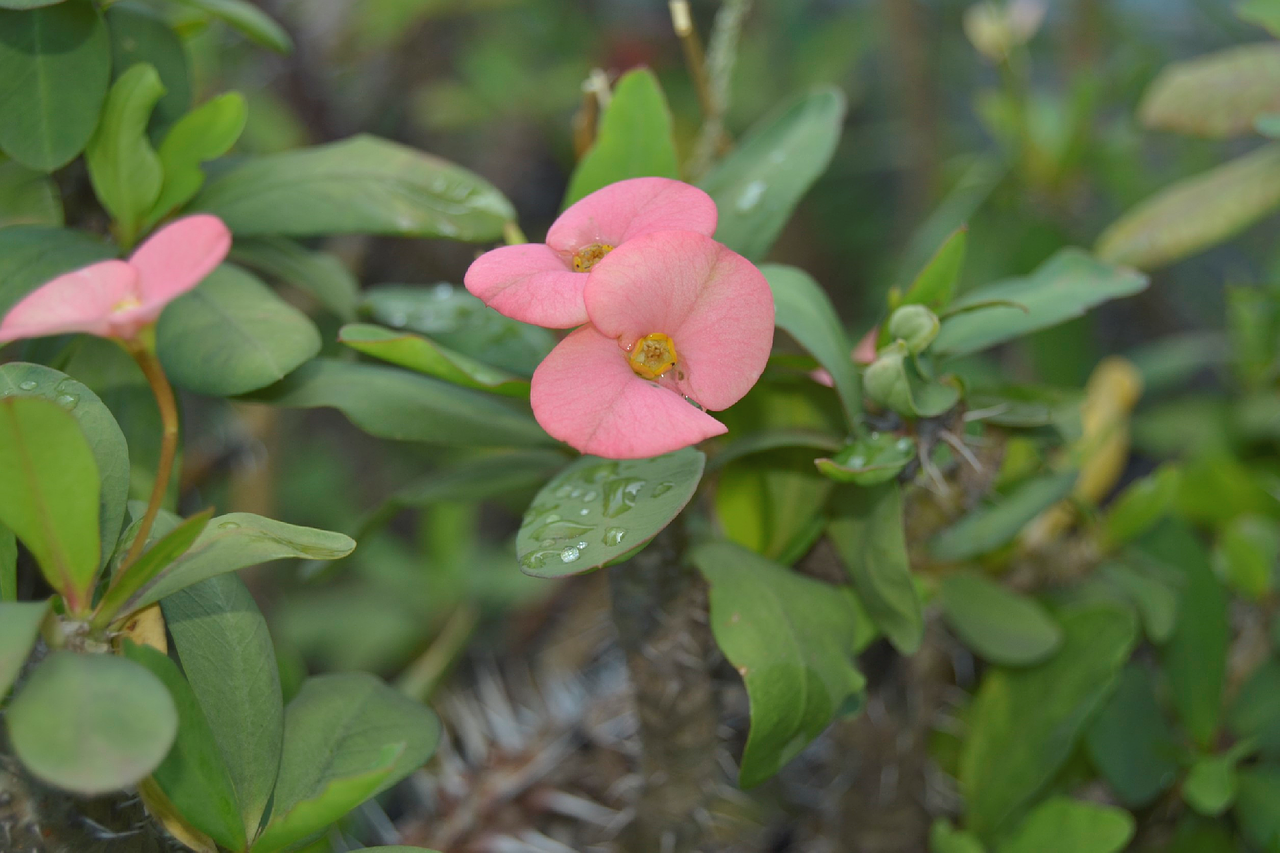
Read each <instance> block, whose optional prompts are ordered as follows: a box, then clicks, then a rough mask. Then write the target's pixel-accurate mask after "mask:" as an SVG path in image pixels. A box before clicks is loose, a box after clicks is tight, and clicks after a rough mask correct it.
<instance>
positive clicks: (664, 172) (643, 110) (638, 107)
mask: <svg viewBox="0 0 1280 853" xmlns="http://www.w3.org/2000/svg"><path fill="white" fill-rule="evenodd" d="M647 177H658V178H679V177H680V166H679V163H678V162H677V160H676V143H675V140H674V139H672V136H671V109H670V108H669V107H668V106H667V99H666V97H664V96H663V94H662V86H661V85H660V84H659V83H658V78H657V77H655V76H653V72H652V71H650V70H649V69H647V68H639V69H636V70H635V71H631V72H628V73H627V74H624V75H622V79H620V80H619V81H618V83H617V85H616V86H615V87H614V89H613V98H612V99H611V100H610V101H609V106H608V107H607V108H606V109H605V111H604V115H602V116H601V117H600V128H599V131H598V132H597V134H596V141H595V144H594V145H592V146H591V149H590V150H589V151H587V153H586V154H584V155H583V156H582V159H581V160H580V161H578V166H577V168H576V169H574V170H573V176H572V177H571V178H570V179H569V190H568V192H567V193H566V195H565V200H564V203H565V206H566V207H567V206H568V205H570V204H573V203H574V202H575V201H577V200H578V199H580V198H582V197H583V196H585V195H590V194H591V193H593V192H595V191H596V190H598V189H601V188H602V187H606V186H608V185H609V184H612V183H615V182H617V181H622V180H626V179H627V178H647Z"/></svg>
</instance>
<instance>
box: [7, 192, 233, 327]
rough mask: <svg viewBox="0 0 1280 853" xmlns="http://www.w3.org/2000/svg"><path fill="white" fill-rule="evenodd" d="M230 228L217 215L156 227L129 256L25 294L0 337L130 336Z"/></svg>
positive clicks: (200, 271) (210, 260) (212, 259)
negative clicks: (78, 333)
mask: <svg viewBox="0 0 1280 853" xmlns="http://www.w3.org/2000/svg"><path fill="white" fill-rule="evenodd" d="M230 249H231V232H230V231H228V230H227V227H226V226H225V225H224V224H223V223H222V220H220V219H218V218H217V217H216V216H205V215H200V216H189V217H187V218H185V219H179V220H178V221H176V222H174V223H172V224H170V225H168V226H166V227H164V228H162V229H160V230H159V231H157V232H156V233H155V234H154V235H153V236H152V237H151V238H150V239H149V240H147V241H146V242H145V243H143V244H142V245H141V246H139V247H138V250H137V251H136V252H134V254H133V256H132V257H131V258H130V259H129V260H128V261H102V262H100V263H96V264H91V265H90V266H87V267H83V268H82V269H78V270H75V271H74V272H69V273H66V274H64V275H60V276H58V277H57V278H55V279H53V280H52V281H50V282H47V283H46V284H43V285H41V286H40V287H38V288H36V289H35V290H34V291H32V292H31V293H29V294H27V296H26V297H24V298H23V299H22V300H21V301H19V302H18V304H16V305H15V306H13V308H12V309H11V310H10V311H9V313H8V314H7V315H5V318H4V321H3V322H0V344H4V343H8V342H9V341H16V340H20V339H22V338H40V337H47V336H49V335H63V334H69V333H73V332H82V333H85V334H89V335H97V336H99V337H103V338H120V339H129V338H133V337H135V336H136V335H137V334H138V332H139V331H141V330H142V329H143V328H145V327H147V326H149V325H151V324H152V323H154V322H155V321H156V320H158V319H159V317H160V312H161V311H163V310H164V307H165V306H166V305H168V304H169V303H170V302H172V301H173V300H174V299H176V298H177V297H179V296H181V295H182V294H184V293H186V292H187V291H189V290H191V289H192V288H194V287H195V286H196V285H197V284H199V283H200V282H201V281H203V280H204V278H205V277H206V276H208V275H209V273H211V272H213V270H214V269H215V268H216V267H217V266H218V264H220V263H222V259H223V258H225V257H226V256H227V252H228V251H230Z"/></svg>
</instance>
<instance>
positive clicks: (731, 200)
mask: <svg viewBox="0 0 1280 853" xmlns="http://www.w3.org/2000/svg"><path fill="white" fill-rule="evenodd" d="M844 116H845V98H844V95H843V94H842V93H841V92H840V91H839V90H838V89H835V88H830V87H828V88H822V89H818V90H816V91H813V92H810V93H808V94H806V95H801V96H800V97H798V98H796V99H795V100H793V101H791V102H790V103H787V104H784V105H783V106H782V107H781V108H779V109H778V110H777V111H776V112H774V113H772V114H771V115H769V116H766V117H765V118H764V119H762V120H761V121H760V122H759V124H757V125H756V126H755V127H753V128H752V129H751V130H750V131H749V132H748V133H747V135H746V136H744V137H743V139H742V141H741V142H740V143H739V144H738V146H737V147H736V148H735V149H734V150H733V152H732V153H730V154H729V156H727V157H725V158H724V160H722V161H721V162H720V163H719V164H718V165H717V166H716V167H715V168H714V169H713V170H712V171H711V172H710V173H709V174H708V175H707V176H706V177H705V178H703V179H702V181H701V182H700V186H701V187H702V188H703V189H704V190H706V191H707V193H708V194H710V196H711V197H712V198H713V199H715V201H716V207H718V208H719V210H720V224H719V227H718V228H717V229H716V239H717V240H719V241H720V242H721V243H724V244H725V245H726V246H728V247H729V248H730V249H733V250H734V251H735V252H738V253H740V254H742V255H745V256H746V257H748V258H750V259H752V260H759V259H760V258H762V257H763V256H764V255H765V254H767V253H768V251H769V249H770V248H771V247H772V246H773V243H774V241H775V240H776V239H777V238H778V234H780V233H781V232H782V228H783V226H785V225H786V224H787V220H788V219H790V218H791V213H792V211H794V210H795V208H796V205H797V204H799V202H800V199H801V198H802V197H803V196H804V194H805V193H806V192H808V191H809V187H811V186H813V183H814V182H815V181H816V180H817V179H818V176H819V175H821V174H822V173H823V172H824V171H826V168H827V164H828V163H830V162H831V157H832V155H833V154H835V150H836V144H837V143H838V142H839V141H840V131H841V127H842V125H843V123H844Z"/></svg>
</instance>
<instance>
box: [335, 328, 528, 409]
mask: <svg viewBox="0 0 1280 853" xmlns="http://www.w3.org/2000/svg"><path fill="white" fill-rule="evenodd" d="M338 341H339V342H340V343H344V344H346V345H347V346H349V347H351V348H352V349H354V350H356V351H357V352H362V353H364V354H365V355H371V356H373V357H374V358H379V359H382V360H383V361H387V362H390V363H391V364H398V365H400V366H401V367H407V368H408V369H410V370H416V371H417V372H419V373H425V374H427V375H428V376H435V377H437V378H439V379H443V380H444V381H446V382H450V383H452V384H454V385H461V386H463V387H464V388H478V389H480V390H482V391H492V392H493V393H495V394H501V395H502V396H504V397H528V396H529V382H528V381H527V380H524V379H520V378H519V377H516V376H512V375H511V374H510V373H507V372H506V371H505V370H499V369H498V368H496V367H490V366H489V365H487V364H485V363H484V362H481V361H477V360H475V359H474V358H471V357H469V356H466V355H463V354H462V353H458V352H453V351H452V350H450V349H447V348H446V347H442V346H440V345H439V344H437V343H436V342H435V341H433V340H431V339H430V338H424V337H421V336H419V335H414V334H411V333H409V332H396V331H393V330H391V329H385V328H383V327H381V326H371V325H368V324H366V323H353V324H351V325H349V326H343V327H342V328H341V329H339V330H338Z"/></svg>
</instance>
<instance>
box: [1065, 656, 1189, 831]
mask: <svg viewBox="0 0 1280 853" xmlns="http://www.w3.org/2000/svg"><path fill="white" fill-rule="evenodd" d="M1085 745H1086V746H1087V747H1088V750H1089V758H1090V759H1091V760H1092V761H1093V764H1094V766H1095V767H1097V768H1098V771H1099V773H1100V774H1101V775H1102V778H1103V779H1105V780H1106V781H1107V784H1108V785H1110V786H1111V790H1112V791H1114V792H1115V794H1116V797H1117V798H1118V799H1119V800H1120V802H1121V803H1123V804H1124V805H1126V806H1128V807H1130V808H1142V807H1144V806H1147V805H1150V804H1151V803H1152V802H1154V801H1155V799H1156V797H1158V796H1160V794H1161V793H1162V792H1164V791H1166V790H1168V789H1169V787H1171V786H1172V785H1173V783H1174V782H1175V781H1177V778H1178V770H1179V767H1178V756H1179V755H1180V754H1181V752H1182V745H1181V744H1180V743H1179V742H1178V737H1177V735H1175V734H1174V731H1173V727H1172V726H1170V725H1169V723H1168V721H1167V720H1166V719H1165V717H1164V713H1163V712H1162V711H1161V710H1160V705H1159V704H1158V703H1157V701H1156V685H1155V680H1154V679H1153V678H1152V676H1151V672H1150V670H1148V669H1147V668H1146V667H1144V666H1141V665H1139V664H1130V665H1129V666H1127V667H1125V669H1124V671H1123V672H1122V673H1121V675H1120V681H1119V683H1118V684H1117V685H1116V690H1115V693H1113V694H1112V695H1111V698H1110V699H1108V700H1107V702H1106V704H1105V705H1103V706H1102V709H1101V710H1100V711H1098V715H1097V717H1096V718H1095V719H1094V721H1093V723H1092V724H1091V725H1090V726H1089V729H1088V731H1087V732H1086V733H1085Z"/></svg>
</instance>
